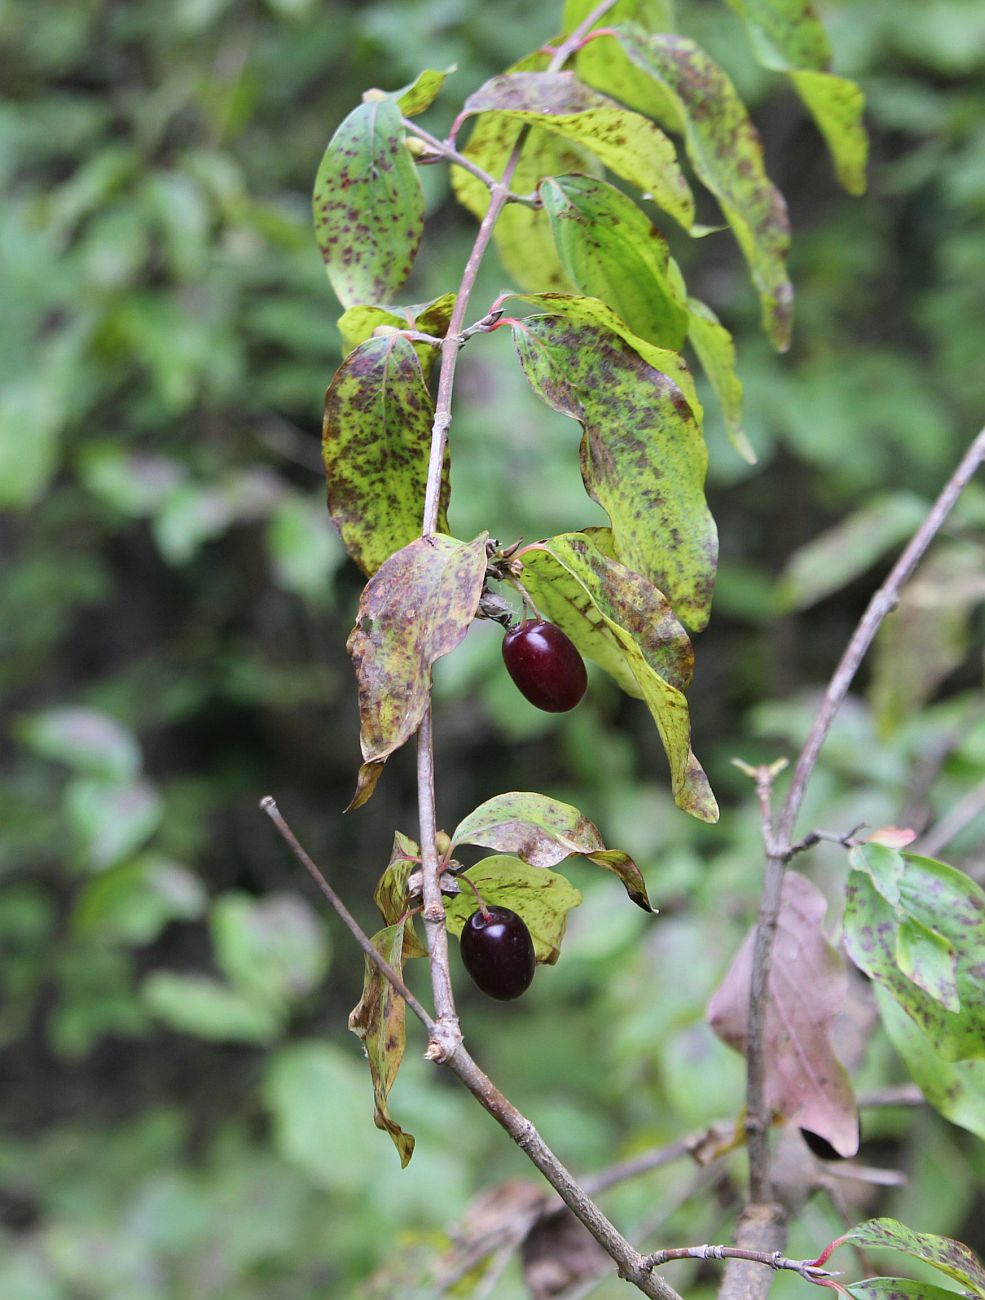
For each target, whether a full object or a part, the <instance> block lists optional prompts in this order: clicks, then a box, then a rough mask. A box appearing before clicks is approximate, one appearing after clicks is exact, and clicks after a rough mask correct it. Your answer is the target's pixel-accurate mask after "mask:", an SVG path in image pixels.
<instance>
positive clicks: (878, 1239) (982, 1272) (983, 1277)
mask: <svg viewBox="0 0 985 1300" xmlns="http://www.w3.org/2000/svg"><path fill="white" fill-rule="evenodd" d="M845 1245H853V1246H865V1247H874V1246H885V1247H887V1248H888V1249H890V1250H898V1251H900V1252H901V1253H902V1254H904V1255H909V1256H910V1257H911V1258H912V1259H919V1260H920V1261H921V1262H922V1263H924V1264H929V1265H930V1267H931V1268H936V1269H937V1270H938V1272H941V1273H944V1274H945V1275H946V1276H947V1277H950V1278H953V1279H954V1280H955V1282H959V1283H960V1284H961V1286H963V1287H966V1288H967V1289H968V1290H969V1291H970V1292H971V1293H972V1294H973V1295H976V1296H985V1268H983V1267H982V1263H981V1260H980V1259H979V1258H978V1256H977V1255H976V1254H975V1252H974V1251H973V1250H972V1249H971V1248H970V1247H969V1246H966V1245H965V1244H964V1242H963V1241H955V1240H954V1238H953V1237H939V1236H937V1235H936V1234H935V1233H932V1232H914V1231H913V1230H912V1229H911V1228H907V1227H905V1226H904V1224H902V1223H898V1222H897V1221H896V1219H868V1220H867V1221H866V1222H865V1223H859V1224H857V1225H856V1226H855V1227H854V1228H852V1229H851V1230H850V1231H849V1232H846V1233H843V1234H842V1235H841V1236H840V1237H837V1238H836V1239H835V1240H834V1241H833V1242H831V1244H830V1245H829V1246H827V1247H826V1248H825V1250H824V1251H823V1252H822V1254H821V1255H819V1256H818V1261H819V1263H820V1264H821V1265H822V1266H823V1264H825V1263H826V1262H827V1261H828V1259H829V1258H830V1257H831V1255H832V1254H833V1253H834V1252H835V1251H836V1250H837V1249H838V1248H839V1246H845ZM949 1294H952V1295H953V1292H950V1293H949Z"/></svg>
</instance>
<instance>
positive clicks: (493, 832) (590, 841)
mask: <svg viewBox="0 0 985 1300" xmlns="http://www.w3.org/2000/svg"><path fill="white" fill-rule="evenodd" d="M458 844H478V845H481V846H482V847H483V848H487V849H497V850H499V851H500V852H503V853H515V854H516V855H517V856H518V857H519V858H522V860H523V861H524V862H528V863H530V865H531V866H534V867H553V866H556V865H557V864H558V863H559V862H563V861H564V860H565V859H566V858H568V857H571V856H572V855H573V854H582V855H584V856H585V857H587V858H588V859H589V860H590V861H591V862H594V863H595V864H596V865H597V866H600V867H603V868H604V869H605V870H606V871H612V872H613V873H614V874H615V875H617V876H618V877H619V879H620V880H621V881H622V882H623V885H624V886H625V888H626V893H627V894H628V895H629V896H630V898H631V899H632V900H633V902H634V903H636V904H637V906H638V907H642V908H643V910H644V911H645V912H651V911H652V910H653V909H652V908H651V906H650V900H649V898H648V897H647V893H646V882H645V881H644V879H643V874H642V872H641V871H640V869H639V867H638V866H637V865H636V863H635V862H634V861H633V859H632V858H631V857H629V855H628V854H626V853H622V852H621V851H620V850H618V849H613V850H607V849H606V847H605V843H604V841H603V840H602V837H601V835H600V834H599V832H598V829H597V828H596V827H595V826H594V824H593V823H592V822H590V821H589V820H588V818H587V817H585V816H584V815H583V814H582V813H580V812H579V811H578V809H577V808H573V807H572V806H571V804H566V803H560V802H559V801H558V800H557V799H549V798H548V797H547V796H546V795H542V794H535V793H534V792H532V791H529V790H512V791H510V793H509V794H499V795H496V796H495V797H494V798H492V799H487V800H486V802H485V803H483V804H480V805H479V807H478V808H476V809H475V810H474V811H473V812H471V813H469V815H468V816H467V817H465V818H463V820H462V821H460V822H459V824H458V825H457V826H456V828H455V832H454V834H453V835H452V848H454V847H455V846H456V845H458Z"/></svg>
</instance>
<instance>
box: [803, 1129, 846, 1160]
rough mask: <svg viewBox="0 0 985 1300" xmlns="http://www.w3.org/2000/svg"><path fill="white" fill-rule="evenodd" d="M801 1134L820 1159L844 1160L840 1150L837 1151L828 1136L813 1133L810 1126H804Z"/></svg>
mask: <svg viewBox="0 0 985 1300" xmlns="http://www.w3.org/2000/svg"><path fill="white" fill-rule="evenodd" d="M800 1136H801V1137H802V1138H803V1139H804V1141H805V1142H806V1143H807V1145H808V1146H809V1147H810V1149H811V1150H812V1151H813V1152H814V1154H815V1155H816V1156H817V1158H818V1160H844V1159H845V1157H844V1156H843V1155H842V1154H841V1152H840V1151H836V1150H835V1149H834V1147H833V1146H832V1145H831V1143H830V1142H829V1141H828V1139H827V1138H826V1137H821V1135H820V1133H812V1132H811V1131H810V1129H809V1128H802V1129H801V1130H800Z"/></svg>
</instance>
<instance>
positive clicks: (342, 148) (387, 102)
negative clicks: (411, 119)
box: [313, 96, 424, 307]
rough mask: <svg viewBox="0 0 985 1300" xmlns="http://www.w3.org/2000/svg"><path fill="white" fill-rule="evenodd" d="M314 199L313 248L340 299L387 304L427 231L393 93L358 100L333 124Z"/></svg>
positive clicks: (417, 180)
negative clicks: (389, 96)
mask: <svg viewBox="0 0 985 1300" xmlns="http://www.w3.org/2000/svg"><path fill="white" fill-rule="evenodd" d="M313 203H314V215H315V234H316V236H317V239H318V246H319V248H320V249H321V251H322V257H323V258H324V259H325V269H326V271H327V272H328V278H329V280H331V282H332V288H333V289H334V290H335V293H336V295H337V296H338V299H339V301H340V302H341V303H342V305H343V306H344V307H351V306H353V305H354V304H355V303H361V302H389V301H390V300H391V299H392V298H393V296H394V294H395V293H396V292H397V291H398V290H399V288H400V286H401V285H402V284H403V283H404V281H405V280H406V279H407V276H408V275H409V274H410V268H411V266H412V265H413V262H414V257H415V255H416V253H417V249H418V245H419V244H420V242H421V235H422V233H423V230H424V195H423V192H422V190H421V181H420V177H419V176H418V174H417V168H416V167H415V166H414V163H413V160H412V159H411V156H410V154H409V153H408V152H407V148H406V145H405V143H404V128H403V125H402V124H401V121H400V109H399V108H398V107H397V105H396V104H395V103H394V102H393V100H392V99H387V98H386V97H385V96H384V97H381V98H379V99H373V100H371V102H369V103H365V104H360V105H359V107H358V108H355V109H353V111H352V112H351V113H350V114H349V116H348V117H347V118H346V119H345V121H344V122H343V123H342V125H341V126H340V127H339V128H338V130H337V131H336V132H335V134H334V135H333V136H332V139H331V140H330V142H329V145H328V148H327V149H326V150H325V155H324V157H323V158H322V160H321V165H320V166H319V168H318V175H317V177H316V179H315V192H314V200H313Z"/></svg>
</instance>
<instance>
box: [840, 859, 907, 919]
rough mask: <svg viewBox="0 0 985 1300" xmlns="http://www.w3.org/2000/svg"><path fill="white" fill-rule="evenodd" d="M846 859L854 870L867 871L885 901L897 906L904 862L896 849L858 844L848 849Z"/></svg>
mask: <svg viewBox="0 0 985 1300" xmlns="http://www.w3.org/2000/svg"><path fill="white" fill-rule="evenodd" d="M848 861H849V862H850V863H851V865H852V867H853V868H854V869H855V870H856V871H865V872H867V873H868V875H869V878H870V880H871V881H872V884H873V885H874V886H875V888H876V890H877V891H878V892H879V893H880V894H881V895H882V897H883V898H884V899H885V900H886V902H887V903H889V904H891V906H893V907H898V906H899V901H900V892H899V882H900V879H901V878H902V875H903V869H904V866H905V863H904V862H903V857H902V854H900V853H899V851H898V850H897V849H894V848H892V847H891V846H889V845H886V844H872V843H870V844H858V845H856V846H855V847H854V848H853V849H852V850H851V851H850V853H849V855H848Z"/></svg>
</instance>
